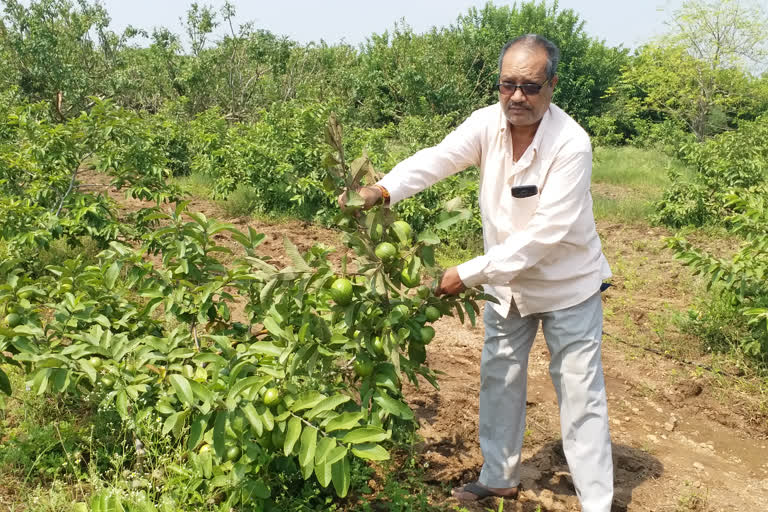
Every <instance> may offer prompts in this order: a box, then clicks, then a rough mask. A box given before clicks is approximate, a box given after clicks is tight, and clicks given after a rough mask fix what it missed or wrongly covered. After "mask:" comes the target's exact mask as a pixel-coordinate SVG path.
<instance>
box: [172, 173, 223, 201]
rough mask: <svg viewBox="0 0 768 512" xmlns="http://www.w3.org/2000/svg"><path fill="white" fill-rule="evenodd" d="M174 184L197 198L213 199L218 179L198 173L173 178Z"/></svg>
mask: <svg viewBox="0 0 768 512" xmlns="http://www.w3.org/2000/svg"><path fill="white" fill-rule="evenodd" d="M173 183H175V184H176V185H178V186H180V187H181V189H182V190H183V191H184V192H188V193H189V194H191V195H193V196H195V197H200V198H203V199H211V198H213V186H214V184H215V183H216V179H215V178H214V177H213V176H210V175H208V174H202V173H197V174H190V175H189V176H179V177H177V178H173Z"/></svg>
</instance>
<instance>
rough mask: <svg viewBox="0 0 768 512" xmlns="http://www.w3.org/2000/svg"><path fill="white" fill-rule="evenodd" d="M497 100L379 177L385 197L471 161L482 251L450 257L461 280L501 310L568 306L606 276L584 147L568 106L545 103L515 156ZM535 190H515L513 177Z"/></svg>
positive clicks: (415, 188) (401, 194)
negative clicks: (521, 194) (480, 288)
mask: <svg viewBox="0 0 768 512" xmlns="http://www.w3.org/2000/svg"><path fill="white" fill-rule="evenodd" d="M508 130H509V128H508V125H507V120H506V118H505V117H504V113H503V112H502V109H501V106H500V104H498V103H497V104H495V105H491V106H489V107H485V108H482V109H480V110H477V111H475V112H474V113H473V114H472V115H471V116H470V117H469V119H467V120H466V121H464V122H463V123H462V124H461V125H460V126H459V127H458V128H456V130H454V131H453V132H451V133H450V134H449V135H448V136H447V137H446V138H445V139H443V141H442V142H441V143H440V144H438V145H437V146H434V147H431V148H427V149H423V150H421V151H419V152H417V153H416V154H414V155H413V156H412V157H410V158H407V159H405V160H403V161H402V162H400V163H399V164H397V165H396V166H395V167H394V168H393V169H392V171H391V172H390V173H389V174H387V175H386V176H385V177H384V178H383V179H382V180H381V181H379V184H380V185H381V186H383V187H384V188H386V189H387V190H388V191H389V194H390V204H391V205H394V204H395V203H397V202H398V201H400V200H402V199H405V198H407V197H410V196H412V195H414V194H416V193H417V192H420V191H422V190H424V189H425V188H427V187H428V186H430V185H432V184H434V183H436V182H437V181H439V180H441V179H443V178H445V177H448V176H450V175H452V174H455V173H457V172H459V171H462V170H464V169H466V168H467V167H470V166H477V167H479V169H480V194H479V195H480V214H481V216H482V221H483V242H484V245H485V254H484V255H482V256H478V257H476V258H473V259H471V260H469V261H467V262H465V263H462V264H461V265H459V266H458V268H457V270H458V273H459V277H460V278H461V280H462V282H463V283H464V284H465V285H466V286H468V287H470V286H476V285H479V284H483V285H484V288H485V291H486V293H488V294H490V295H493V296H494V297H496V298H497V299H498V300H499V302H500V304H498V305H497V304H494V305H493V307H494V308H495V309H496V311H497V312H499V313H500V314H502V315H504V316H506V315H507V314H508V312H509V310H510V305H511V304H512V303H513V301H514V304H515V306H516V307H517V310H518V311H519V312H520V314H521V315H522V316H527V315H530V314H533V313H541V312H546V311H555V310H558V309H563V308H567V307H570V306H574V305H576V304H579V303H581V302H583V301H584V300H586V299H587V298H589V297H591V296H592V295H593V294H594V293H596V292H597V291H598V289H599V288H600V285H601V283H602V281H603V280H604V279H606V278H609V277H611V270H610V268H609V266H608V262H607V261H606V259H605V256H603V253H602V248H601V244H600V238H599V237H598V235H597V229H596V227H595V219H594V216H593V214H592V196H591V194H590V192H589V186H590V179H591V176H592V147H591V144H590V141H589V136H588V135H587V133H586V132H585V131H584V130H583V129H582V128H581V126H579V124H578V123H576V121H574V120H573V119H572V118H571V117H570V116H569V115H568V114H566V113H565V112H563V111H562V110H561V109H560V108H559V107H557V106H556V105H552V104H551V105H550V106H549V109H548V110H547V112H546V113H545V114H544V117H543V118H542V120H541V123H540V124H539V127H538V130H537V131H536V135H535V136H534V139H533V141H532V142H531V144H530V145H529V146H528V148H527V149H526V151H525V153H524V154H523V156H522V157H521V158H520V160H519V161H518V162H514V160H513V157H512V154H513V153H512V138H511V136H510V135H509V132H508ZM519 185H536V186H537V187H538V191H539V192H538V194H537V195H534V196H532V197H528V198H524V199H518V198H513V197H512V193H511V187H513V186H519Z"/></svg>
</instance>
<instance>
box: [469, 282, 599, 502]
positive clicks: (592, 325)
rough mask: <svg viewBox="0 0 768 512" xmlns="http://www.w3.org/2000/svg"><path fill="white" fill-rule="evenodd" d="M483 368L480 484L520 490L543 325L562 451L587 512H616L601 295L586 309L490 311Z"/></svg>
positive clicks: (579, 306) (587, 302) (585, 304)
mask: <svg viewBox="0 0 768 512" xmlns="http://www.w3.org/2000/svg"><path fill="white" fill-rule="evenodd" d="M484 322H485V345H484V346H483V355H482V362H481V366H480V380H481V383H480V448H481V449H482V451H483V457H484V459H485V462H484V464H483V469H482V471H481V473H480V483H482V484H483V485H485V486H487V487H493V488H508V487H515V486H517V485H518V484H519V483H520V458H521V450H522V445H523V435H524V433H525V401H526V387H527V380H528V379H527V373H528V355H529V353H530V350H531V346H532V345H533V340H534V338H535V336H536V332H537V331H538V328H539V322H541V324H542V329H543V331H544V338H545V339H546V341H547V347H548V348H549V352H550V355H551V362H550V365H549V373H550V375H551V377H552V383H553V384H554V386H555V391H556V392H557V399H558V402H559V404H560V428H561V434H562V437H563V449H564V452H565V457H566V459H567V461H568V467H569V469H570V471H571V476H572V478H573V483H574V485H575V487H576V493H577V494H578V497H579V500H580V502H581V506H582V509H583V510H584V512H610V509H611V502H612V501H613V461H612V459H611V439H610V434H609V431H608V406H607V402H606V395H605V380H604V378H603V365H602V361H601V358H600V346H601V339H602V326H603V307H602V302H601V300H600V293H599V292H598V293H595V294H594V295H593V296H592V297H590V298H589V299H587V300H585V301H584V302H582V303H581V304H577V305H575V306H572V307H569V308H565V309H561V310H558V311H552V312H548V313H537V314H533V315H529V316H527V317H525V318H522V317H520V314H519V313H518V312H517V310H516V308H515V307H514V306H513V307H512V311H511V312H510V313H509V315H508V316H507V317H506V318H504V317H502V316H501V315H499V314H498V313H497V312H495V311H494V309H493V308H492V307H490V306H486V307H485V313H484Z"/></svg>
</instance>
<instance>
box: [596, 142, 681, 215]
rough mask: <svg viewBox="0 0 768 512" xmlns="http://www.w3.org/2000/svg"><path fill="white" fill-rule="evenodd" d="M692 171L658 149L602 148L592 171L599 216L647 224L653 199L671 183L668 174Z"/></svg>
mask: <svg viewBox="0 0 768 512" xmlns="http://www.w3.org/2000/svg"><path fill="white" fill-rule="evenodd" d="M670 169H674V170H677V171H679V172H680V173H682V174H683V175H685V174H688V173H689V171H688V169H687V168H686V167H685V166H683V165H682V164H681V163H680V162H678V161H676V160H675V159H673V158H671V157H669V156H667V155H664V154H662V153H660V152H658V151H654V150H649V149H640V148H635V147H629V146H626V147H618V148H614V147H598V148H596V149H595V153H594V164H593V170H592V199H593V201H594V212H595V218H596V219H598V220H604V221H613V222H623V223H629V224H637V223H646V222H648V219H649V217H650V215H651V214H652V213H653V212H654V207H653V202H654V201H655V200H657V199H659V197H661V194H662V193H663V191H664V189H665V188H666V187H667V186H668V185H669V178H668V176H667V173H668V171H669V170H670Z"/></svg>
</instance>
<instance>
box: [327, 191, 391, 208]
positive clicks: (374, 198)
mask: <svg viewBox="0 0 768 512" xmlns="http://www.w3.org/2000/svg"><path fill="white" fill-rule="evenodd" d="M356 192H357V193H358V194H359V195H360V197H362V198H363V201H365V204H363V206H362V209H363V210H367V209H369V208H373V207H374V206H376V205H377V204H379V203H380V202H381V190H380V189H379V188H378V187H363V188H359V189H357V191H356ZM338 203H339V208H342V209H343V208H344V207H346V206H347V191H346V190H345V191H344V192H342V193H341V194H339V197H338Z"/></svg>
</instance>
